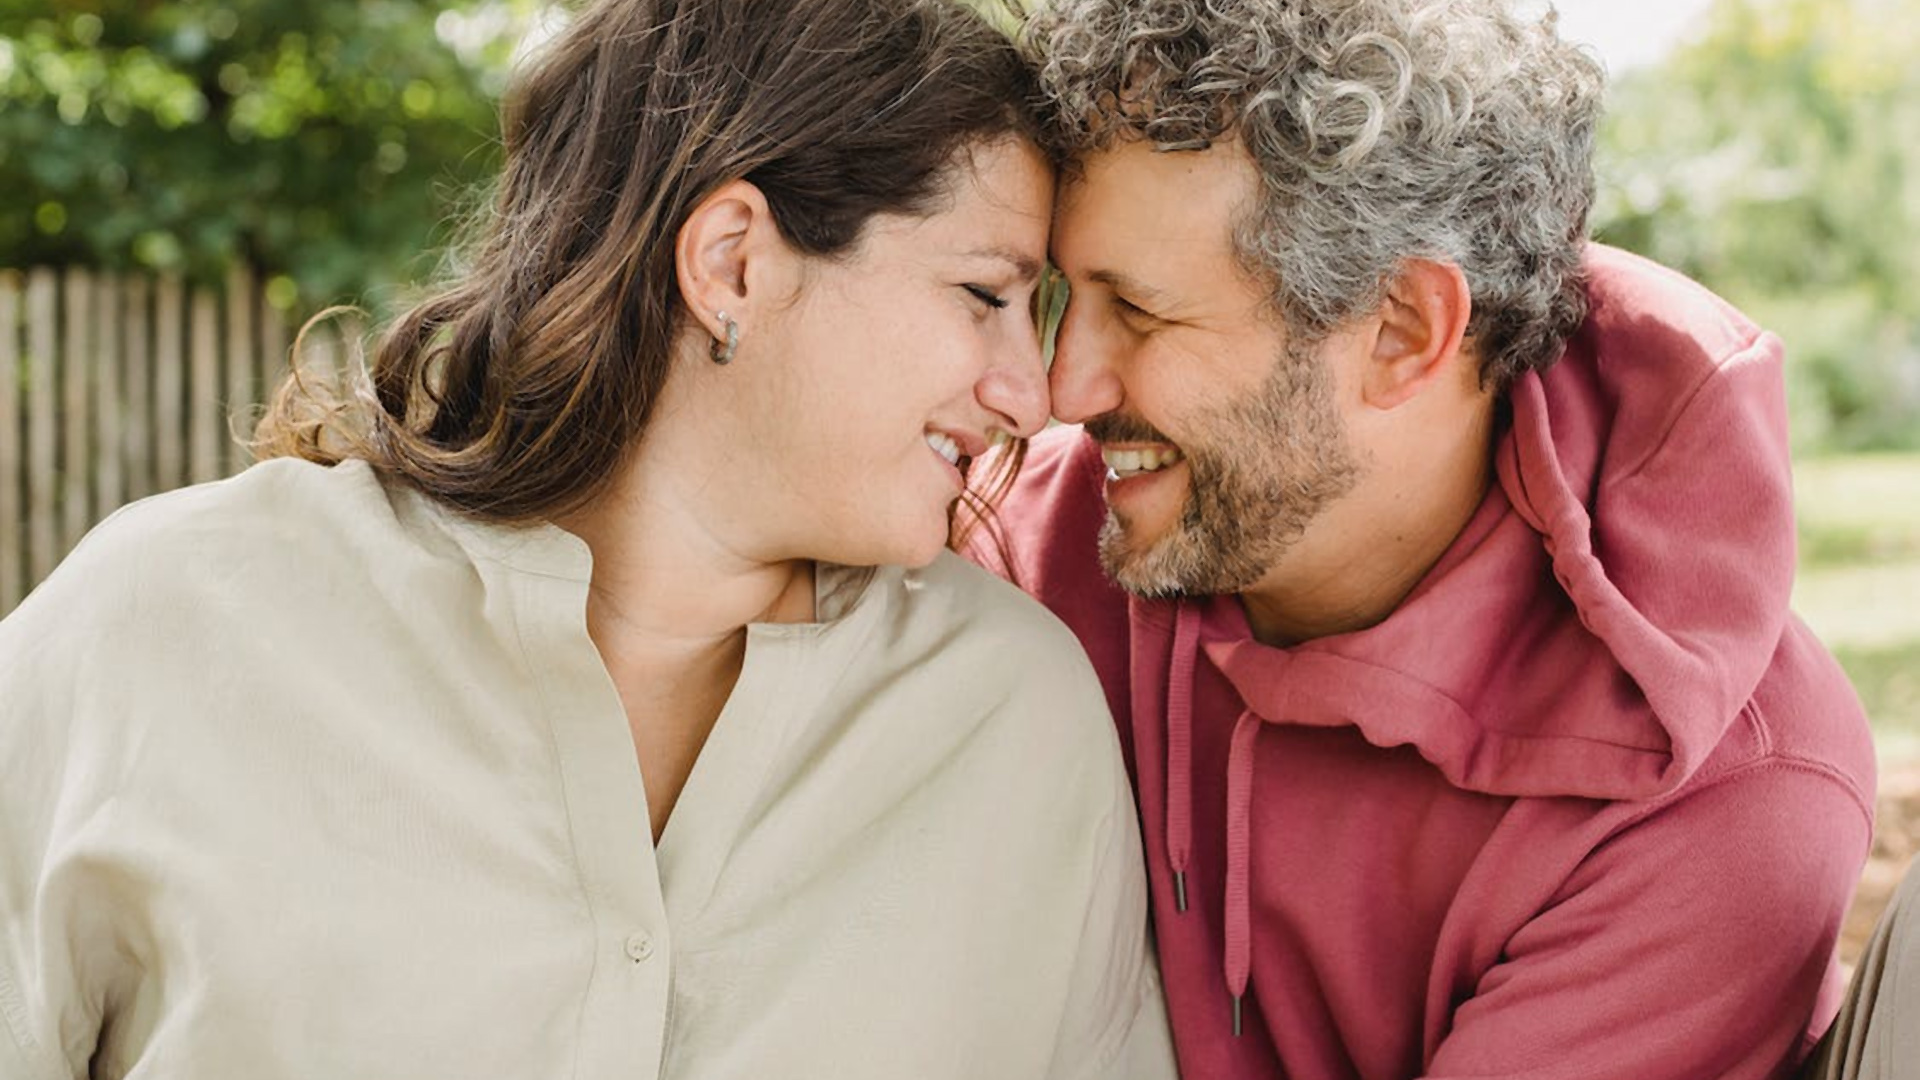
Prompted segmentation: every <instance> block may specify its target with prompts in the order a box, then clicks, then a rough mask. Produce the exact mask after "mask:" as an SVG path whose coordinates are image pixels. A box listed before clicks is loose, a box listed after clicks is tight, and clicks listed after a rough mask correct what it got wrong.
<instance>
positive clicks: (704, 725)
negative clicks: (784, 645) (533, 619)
mask: <svg viewBox="0 0 1920 1080" xmlns="http://www.w3.org/2000/svg"><path fill="white" fill-rule="evenodd" d="M684 476H685V473H684V472H679V473H667V472H664V471H661V470H649V468H648V466H647V460H646V458H645V456H644V455H641V454H636V455H635V458H634V460H633V461H632V462H631V463H630V464H629V465H628V466H627V467H626V468H625V469H624V470H623V471H622V473H621V475H620V476H619V477H618V478H617V480H616V481H615V483H614V484H613V485H612V486H611V487H610V488H609V489H608V491H607V492H606V493H605V494H603V495H602V496H601V497H600V498H597V499H595V500H594V502H593V503H592V504H590V505H589V506H588V507H586V508H585V509H583V510H581V511H580V512H578V513H575V514H571V515H567V516H566V517H564V518H563V519H561V520H560V521H558V522H557V524H559V525H560V526H561V527H563V528H565V529H566V530H568V531H569V532H572V533H573V534H574V535H576V536H578V537H580V539H581V540H583V541H585V542H586V545H587V548H588V550H589V551H591V552H592V553H593V579H592V584H591V587H590V591H589V594H588V599H587V612H586V616H587V632H588V634H589V635H590V636H591V637H592V639H593V643H594V646H595V647H596V648H597V649H598V650H599V652H600V659H601V662H602V663H603V664H605V665H606V668H607V673H608V675H609V676H610V677H611V679H612V681H613V685H614V689H615V690H616V691H617V692H618V693H619V696H620V703H621V706H622V708H623V709H624V710H625V712H626V717H627V725H628V729H629V731H630V732H631V734H632V736H633V742H634V752H635V754H636V756H637V758H638V760H639V764H640V772H641V778H642V780H643V782H644V785H645V788H646V795H647V810H648V816H649V818H650V824H651V826H652V830H653V836H654V839H655V840H656V841H658V840H659V838H660V836H661V834H662V832H663V831H664V830H665V829H666V825H667V819H668V816H669V815H670V814H671V813H672V812H673V807H674V805H675V803H676V802H677V801H678V800H679V797H680V792H681V790H682V789H683V788H684V787H685V785H686V782H687V778H688V777H689V775H691V773H692V771H693V765H694V761H695V760H696V759H697V758H698V757H699V755H700V752H701V750H702V748H703V747H704V746H705V745H706V741H707V737H708V736H709V735H710V734H711V733H712V731H713V727H714V724H715V723H717V722H718V720H719V717H720V714H721V712H722V711H723V710H724V709H725V707H726V703H727V701H728V699H729V698H730V697H731V696H732V694H733V689H734V685H735V684H736V683H737V682H738V680H739V678H740V672H741V670H742V669H743V667H744V665H745V663H746V645H747V641H746V638H747V635H746V628H747V626H748V625H749V624H751V623H756V622H809V621H812V620H813V618H814V600H813V596H814V593H813V564H812V563H811V562H810V561H807V560H804V559H785V560H767V559H758V558H755V557H754V556H753V555H752V554H751V553H750V552H748V551H746V550H744V549H743V548H742V547H741V546H740V543H739V541H737V540H732V541H730V538H729V537H728V536H727V535H726V534H725V531H724V529H723V528H721V527H717V525H716V523H720V524H724V522H725V518H724V516H719V515H717V514H716V508H714V507H711V506H705V505H703V504H702V503H701V502H700V500H699V499H698V498H697V497H696V496H698V495H700V494H702V493H703V492H702V489H701V487H700V486H699V485H697V484H696V485H693V486H692V487H691V489H690V490H689V488H688V487H686V486H685V485H684V479H683V478H684ZM709 490H710V489H709Z"/></svg>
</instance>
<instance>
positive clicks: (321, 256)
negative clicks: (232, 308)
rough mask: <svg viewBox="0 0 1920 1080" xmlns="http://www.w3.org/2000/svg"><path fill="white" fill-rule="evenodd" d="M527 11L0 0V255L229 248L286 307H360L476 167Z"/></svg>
mask: <svg viewBox="0 0 1920 1080" xmlns="http://www.w3.org/2000/svg"><path fill="white" fill-rule="evenodd" d="M533 8H534V5H533V3H532V2H531V0H466V2H460V0H455V2H452V3H441V2H437V0H360V2H357V3H337V2H335V3H327V2H323V0H219V2H214V0H171V2H170V0H0V191H5V192H6V193H7V202H8V204H9V209H8V212H7V213H5V214H4V215H0V265H7V264H11V265H28V264H48V263H52V264H61V263H87V264H91V265H100V266H110V267H145V268H150V269H158V270H171V271H179V272H183V273H186V274H188V275H189V276H193V277H199V278H217V277H218V276H219V275H220V274H221V273H222V272H223V270H224V268H225V267H226V266H227V265H229V264H230V262H231V261H232V260H233V259H235V258H240V259H244V260H245V261H246V262H248V263H250V264H251V265H252V266H253V267H254V268H255V269H256V270H257V271H260V272H262V273H265V274H268V275H272V276H273V277H274V281H273V286H272V290H273V293H274V299H275V301H276V302H278V303H282V304H283V305H286V306H291V305H293V304H294V303H295V302H296V300H304V301H305V302H306V303H308V304H311V303H316V302H327V301H333V300H336V299H341V298H346V297H363V298H364V297H366V296H367V295H368V294H369V293H370V292H371V293H372V294H373V295H374V297H375V298H376V299H377V298H378V297H379V294H380V293H381V292H382V291H383V290H384V287H386V286H389V285H391V284H393V283H396V282H400V281H407V280H413V279H417V278H419V277H421V276H423V275H424V274H426V273H429V272H431V270H432V263H431V260H432V258H433V257H434V256H433V255H432V254H431V253H432V252H433V251H434V250H435V249H436V248H438V247H440V246H444V241H445V240H446V239H447V236H446V233H445V230H444V229H443V228H442V223H443V222H445V221H446V220H447V219H448V216H449V213H450V212H454V211H456V210H458V209H459V208H461V207H462V206H463V205H464V204H465V203H466V202H467V200H468V199H469V198H470V197H471V196H472V195H473V193H474V192H475V191H476V190H477V189H478V187H479V186H480V185H482V184H484V182H485V181H486V179H487V178H488V177H489V176H490V175H491V174H492V173H493V171H494V170H495V168H496V167H497V162H498V148H497V130H498V129H497V119H496V115H495V108H496V106H495V99H496V97H497V95H498V93H499V91H500V89H501V88H502V84H503V82H504V77H505V71H506V67H507V62H508V60H509V56H510V53H511V50H512V48H513V46H514V42H515V41H516V40H517V38H518V37H519V34H520V32H521V31H523V30H524V29H525V28H526V26H527V25H528V23H529V22H530V16H531V14H532V11H533ZM423 253H425V254H423ZM423 260H426V261H425V262H424V263H423Z"/></svg>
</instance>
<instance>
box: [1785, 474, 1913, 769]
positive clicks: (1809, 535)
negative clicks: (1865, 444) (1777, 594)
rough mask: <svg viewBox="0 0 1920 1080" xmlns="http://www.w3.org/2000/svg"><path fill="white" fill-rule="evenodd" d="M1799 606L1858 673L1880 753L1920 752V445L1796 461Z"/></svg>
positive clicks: (1899, 756)
mask: <svg viewBox="0 0 1920 1080" xmlns="http://www.w3.org/2000/svg"><path fill="white" fill-rule="evenodd" d="M1794 488H1795V496H1796V500H1797V505H1798V513H1799V523H1800V575H1799V580H1798V582H1797V584H1796V585H1795V588H1794V595H1793V606H1794V610H1796V611H1798V612H1799V613H1800V615H1801V617H1802V618H1804V619H1806V620H1807V623H1808V625H1810V626H1812V627H1813V629H1814V632H1815V633H1817V634H1819V635H1820V639H1821V640H1822V641H1824V642H1825V643H1826V645H1827V647H1828V648H1830V649H1832V650H1833V652H1834V655H1835V656H1837V657H1838V658H1839V660H1840V663H1841V666H1843V667H1845V668H1846V670H1847V675H1848V676H1849V677H1850V678H1851V679H1852V680H1853V684H1854V687H1855V689H1857V690H1859V692H1860V699H1861V701H1863V702H1864V703H1865V704H1866V707H1867V715H1868V716H1869V717H1870V718H1871V719H1872V721H1873V730H1874V741H1875V743H1876V744H1877V745H1878V747H1879V749H1880V755H1881V758H1882V760H1883V761H1895V760H1916V759H1920V454H1873V455H1858V456H1846V457H1827V458H1814V459H1809V460H1806V461H1802V462H1798V463H1796V464H1795V466H1794Z"/></svg>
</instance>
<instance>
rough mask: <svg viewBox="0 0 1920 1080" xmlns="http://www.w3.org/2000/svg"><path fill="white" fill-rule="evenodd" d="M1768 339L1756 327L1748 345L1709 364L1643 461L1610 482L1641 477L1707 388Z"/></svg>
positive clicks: (1617, 482)
mask: <svg viewBox="0 0 1920 1080" xmlns="http://www.w3.org/2000/svg"><path fill="white" fill-rule="evenodd" d="M1767 338H1768V334H1767V332H1766V331H1765V330H1755V331H1754V334H1753V336H1752V337H1751V338H1749V339H1747V342H1746V343H1745V344H1744V345H1741V346H1740V347H1739V348H1737V349H1734V350H1732V351H1730V352H1727V353H1725V354H1723V355H1721V356H1719V357H1717V358H1715V359H1714V360H1713V361H1712V362H1711V363H1710V364H1709V366H1708V368H1707V371H1706V372H1705V374H1703V375H1701V377H1700V381H1699V382H1697V383H1695V384H1694V385H1693V387H1692V388H1691V389H1689V390H1688V391H1687V393H1686V400H1685V403H1684V404H1682V405H1681V406H1680V408H1678V409H1676V410H1675V411H1674V413H1673V419H1671V420H1669V421H1668V422H1667V426H1666V427H1665V428H1664V429H1662V431H1661V432H1660V437H1659V438H1658V439H1656V440H1655V441H1654V443H1653V445H1652V446H1650V447H1648V448H1647V452H1646V453H1645V454H1644V455H1643V456H1642V457H1641V458H1640V460H1639V461H1636V462H1634V463H1633V465H1632V466H1631V467H1629V468H1626V469H1623V470H1621V471H1620V472H1619V473H1617V474H1615V476H1614V477H1613V478H1612V479H1611V481H1610V482H1611V483H1614V484H1619V483H1627V482H1630V481H1633V480H1636V479H1638V478H1639V476H1640V473H1641V472H1642V471H1643V470H1645V469H1646V467H1647V466H1648V465H1650V464H1652V463H1653V460H1654V459H1655V458H1657V457H1659V456H1660V454H1661V451H1663V450H1665V449H1666V447H1667V442H1668V441H1669V440H1671V439H1672V438H1673V433H1674V431H1675V429H1677V428H1679V427H1680V422H1681V421H1682V420H1685V419H1686V417H1687V414H1688V413H1690V412H1692V411H1693V407H1694V405H1695V403H1697V402H1698V401H1699V400H1700V398H1701V396H1702V395H1704V394H1705V393H1706V391H1707V388H1708V387H1710V386H1713V385H1715V384H1717V383H1718V382H1719V381H1720V378H1721V376H1722V375H1723V374H1724V373H1725V371H1726V369H1727V365H1729V364H1732V363H1735V362H1736V361H1739V360H1741V359H1742V358H1744V357H1747V356H1749V355H1751V354H1752V353H1753V352H1755V351H1756V350H1757V349H1759V348H1760V347H1761V346H1762V345H1764V344H1765V343H1766V341H1767Z"/></svg>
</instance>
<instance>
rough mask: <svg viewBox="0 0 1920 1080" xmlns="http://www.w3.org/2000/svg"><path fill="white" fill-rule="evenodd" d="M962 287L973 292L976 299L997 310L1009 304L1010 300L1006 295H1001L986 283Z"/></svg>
mask: <svg viewBox="0 0 1920 1080" xmlns="http://www.w3.org/2000/svg"><path fill="white" fill-rule="evenodd" d="M962 288H964V289H966V290H967V292H969V293H971V294H973V298H974V299H975V300H978V301H980V302H981V303H983V304H985V305H987V306H988V307H990V308H993V309H994V310H996V311H998V310H999V309H1001V308H1003V307H1006V306H1007V303H1008V301H1007V298H1006V297H1004V296H1001V295H1000V294H998V293H996V292H994V291H993V290H992V289H989V288H987V287H986V286H985V285H964V286H962Z"/></svg>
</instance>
